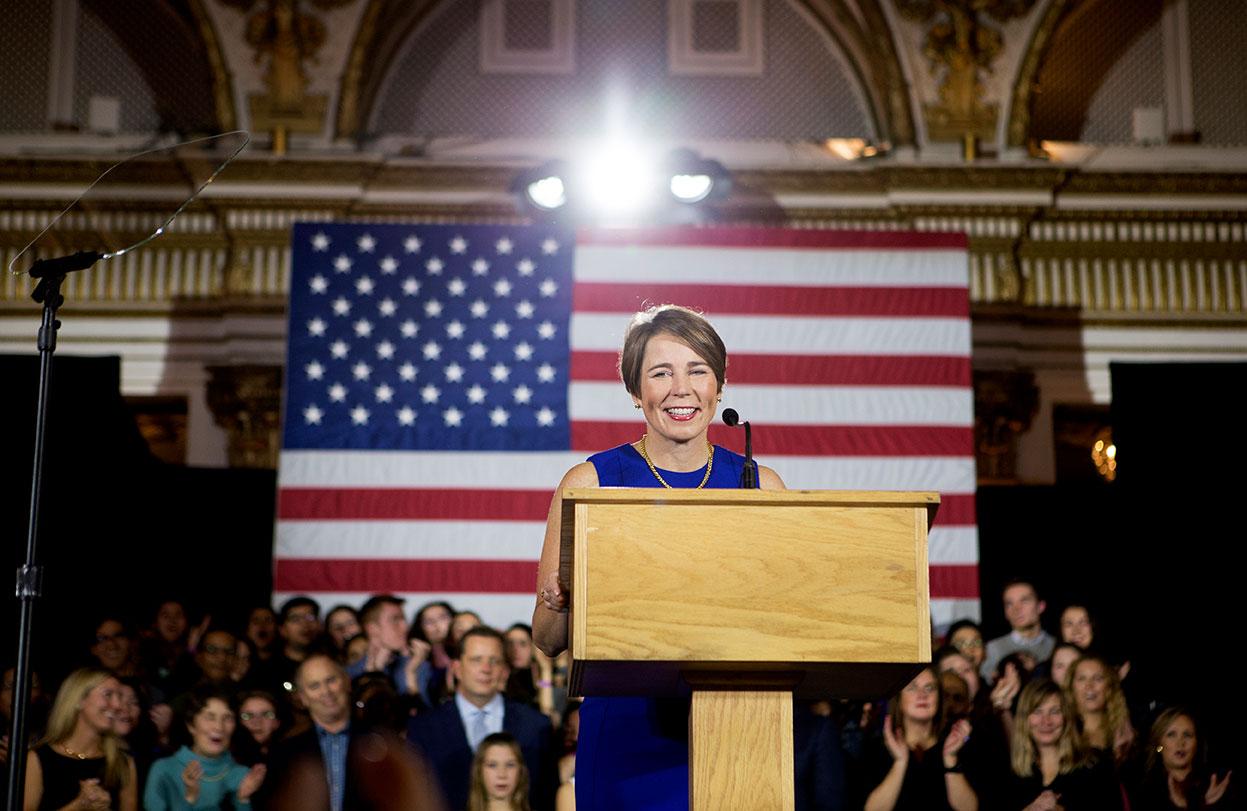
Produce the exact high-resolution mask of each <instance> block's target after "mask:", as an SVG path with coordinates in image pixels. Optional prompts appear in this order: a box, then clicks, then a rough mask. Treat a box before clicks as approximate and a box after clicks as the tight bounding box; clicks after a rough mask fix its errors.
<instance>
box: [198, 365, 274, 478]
mask: <svg viewBox="0 0 1247 811" xmlns="http://www.w3.org/2000/svg"><path fill="white" fill-rule="evenodd" d="M207 370H208V374H209V379H208V408H210V409H211V410H212V416H213V417H214V418H215V419H216V422H217V424H218V425H220V426H221V427H222V428H224V429H225V431H226V433H227V434H228V436H229V465H230V467H248V468H276V467H277V451H278V449H279V448H280V445H281V442H280V438H281V437H280V433H281V375H282V369H281V367H280V366H266V365H259V364H251V365H238V366H209V367H207Z"/></svg>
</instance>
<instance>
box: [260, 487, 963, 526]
mask: <svg viewBox="0 0 1247 811" xmlns="http://www.w3.org/2000/svg"><path fill="white" fill-rule="evenodd" d="M551 495H552V493H550V492H547V491H545V490H428V489H424V488H397V487H387V488H319V487H284V488H282V489H281V491H280V493H279V495H278V512H279V514H280V517H281V520H283V521H491V520H492V521H544V520H545V519H546V515H547V514H548V511H549V507H550V497H551ZM434 508H435V509H434ZM974 521H975V514H974V496H973V495H970V494H952V495H943V496H941V497H940V509H939V512H938V513H937V514H936V518H935V523H936V525H937V526H941V527H952V526H973V525H974Z"/></svg>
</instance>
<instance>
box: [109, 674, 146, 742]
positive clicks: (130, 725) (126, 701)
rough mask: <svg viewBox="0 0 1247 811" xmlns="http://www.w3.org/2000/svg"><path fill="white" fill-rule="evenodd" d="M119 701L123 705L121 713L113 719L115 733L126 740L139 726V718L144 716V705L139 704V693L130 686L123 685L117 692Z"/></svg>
mask: <svg viewBox="0 0 1247 811" xmlns="http://www.w3.org/2000/svg"><path fill="white" fill-rule="evenodd" d="M117 701H118V703H119V704H120V705H121V711H120V712H118V713H117V716H116V718H114V719H113V732H114V733H116V734H117V735H120V736H121V737H123V738H124V737H125V736H127V735H129V734H130V733H131V732H133V731H134V728H135V727H136V726H138V723H139V718H140V717H141V716H142V714H143V705H142V704H141V703H140V702H139V695H138V693H136V692H134V688H133V687H131V686H130V685H128V684H123V685H121V689H120V690H118V692H117Z"/></svg>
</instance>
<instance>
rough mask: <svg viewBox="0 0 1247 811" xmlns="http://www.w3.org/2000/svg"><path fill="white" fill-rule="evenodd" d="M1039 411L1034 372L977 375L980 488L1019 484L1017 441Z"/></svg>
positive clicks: (976, 446) (976, 441) (976, 445)
mask: <svg viewBox="0 0 1247 811" xmlns="http://www.w3.org/2000/svg"><path fill="white" fill-rule="evenodd" d="M1038 410H1039V387H1038V386H1037V385H1036V384H1035V374H1034V372H1030V371H1024V370H978V369H976V370H975V371H974V449H975V461H976V467H977V469H978V481H979V484H1016V483H1017V453H1018V447H1017V441H1018V437H1020V436H1021V435H1022V434H1024V433H1025V432H1026V431H1027V430H1029V429H1030V426H1031V421H1032V420H1033V419H1034V418H1035V414H1036V412H1037V411H1038Z"/></svg>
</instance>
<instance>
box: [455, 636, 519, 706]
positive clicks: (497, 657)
mask: <svg viewBox="0 0 1247 811" xmlns="http://www.w3.org/2000/svg"><path fill="white" fill-rule="evenodd" d="M503 657H504V654H503V651H502V643H501V642H499V641H498V640H496V639H490V638H489V637H483V636H470V637H468V638H467V639H465V640H464V642H463V648H462V650H460V652H459V658H458V659H456V660H455V661H454V662H452V663H451V668H452V670H453V671H454V674H455V679H456V680H457V682H458V684H459V692H460V694H462V695H463V697H464V698H466V699H467V700H468V701H471V702H472V703H473V704H476V705H477V706H483V705H484V704H486V703H488V702H489V701H490V700H492V699H493V697H494V696H495V695H497V694H498V670H499V669H500V668H502V666H503V665H504V664H506V659H505V658H503Z"/></svg>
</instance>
